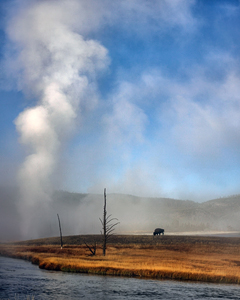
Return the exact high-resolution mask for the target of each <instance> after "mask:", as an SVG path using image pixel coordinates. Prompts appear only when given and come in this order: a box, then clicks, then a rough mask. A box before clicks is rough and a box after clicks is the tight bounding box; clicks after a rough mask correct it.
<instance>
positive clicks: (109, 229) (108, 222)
mask: <svg viewBox="0 0 240 300" xmlns="http://www.w3.org/2000/svg"><path fill="white" fill-rule="evenodd" d="M111 216H112V215H109V216H107V196H106V189H104V205H103V219H101V218H99V219H100V222H101V224H102V229H103V232H102V231H101V234H102V235H103V255H104V256H105V254H106V248H107V242H108V240H109V238H110V237H111V236H112V235H113V231H114V230H115V226H116V225H117V224H119V223H120V222H116V223H112V222H113V221H115V220H117V221H118V219H117V218H111Z"/></svg>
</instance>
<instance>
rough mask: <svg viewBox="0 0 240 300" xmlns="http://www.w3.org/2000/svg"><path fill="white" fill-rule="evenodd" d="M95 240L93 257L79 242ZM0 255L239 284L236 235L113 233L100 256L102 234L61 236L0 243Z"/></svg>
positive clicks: (87, 269) (72, 268)
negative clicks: (61, 242)
mask: <svg viewBox="0 0 240 300" xmlns="http://www.w3.org/2000/svg"><path fill="white" fill-rule="evenodd" d="M95 241H96V242H97V251H96V255H95V256H89V254H90V252H89V251H88V249H87V247H86V246H85V244H84V242H86V243H87V244H88V245H92V244H93V243H94V242H95ZM0 255H6V256H11V257H17V258H22V259H27V260H30V261H32V263H35V264H38V265H39V267H40V268H44V269H48V270H61V271H68V272H83V273H94V274H104V275H108V274H109V275H119V276H138V277H145V278H163V279H177V280H194V281H204V282H223V283H238V284H239V283H240V238H223V237H193V236H158V237H152V236H134V235H132V236H128V235H122V236H120V235H116V236H114V237H113V238H112V240H111V242H110V243H109V244H108V247H107V255H106V256H103V255H102V250H101V236H100V235H86V236H72V237H71V236H70V237H64V247H63V249H61V248H60V246H59V238H49V239H40V240H32V241H26V242H19V243H12V244H1V245H0Z"/></svg>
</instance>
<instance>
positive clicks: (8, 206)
mask: <svg viewBox="0 0 240 300" xmlns="http://www.w3.org/2000/svg"><path fill="white" fill-rule="evenodd" d="M18 199H19V195H18V191H17V189H15V188H11V189H7V188H2V187H0V207H1V210H0V241H1V240H5V239H7V238H8V239H16V238H18V237H19V235H20V230H19V228H20V225H19V224H20V223H21V219H20V215H19V213H18V209H17V203H18ZM102 212H103V195H102V194H80V193H70V192H67V191H56V192H55V193H54V195H53V196H52V202H50V203H49V207H48V210H47V211H46V212H45V214H44V218H43V220H44V221H43V228H42V229H41V234H39V236H37V237H35V236H34V237H33V238H38V237H44V236H45V237H47V236H56V235H58V221H57V213H58V214H59V215H60V218H61V223H62V230H63V235H74V234H99V233H100V230H101V224H100V221H99V217H102ZM107 212H108V214H112V216H113V217H116V218H118V220H119V221H120V224H119V225H118V226H117V227H116V233H136V234H137V233H149V234H150V233H151V232H153V230H154V229H155V228H156V227H162V228H164V229H165V231H166V233H167V232H170V231H171V232H186V231H212V230H214V231H240V195H235V196H231V197H225V198H220V199H214V200H210V201H206V202H203V203H197V202H194V201H190V200H176V199H169V198H147V197H136V196H132V195H123V194H107Z"/></svg>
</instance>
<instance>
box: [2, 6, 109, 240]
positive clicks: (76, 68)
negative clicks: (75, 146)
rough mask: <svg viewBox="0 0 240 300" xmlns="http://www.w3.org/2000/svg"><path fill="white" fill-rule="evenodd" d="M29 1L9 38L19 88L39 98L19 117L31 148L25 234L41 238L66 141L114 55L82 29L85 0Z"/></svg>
mask: <svg viewBox="0 0 240 300" xmlns="http://www.w3.org/2000/svg"><path fill="white" fill-rule="evenodd" d="M25 4H26V5H25V6H24V7H22V9H21V7H20V8H18V10H17V12H16V13H15V14H14V15H13V17H12V19H11V21H10V22H9V25H8V36H9V39H10V41H11V43H12V45H13V46H14V54H12V56H11V57H10V59H11V70H12V74H15V77H16V79H17V84H18V87H19V89H21V90H22V91H23V92H24V93H25V94H27V95H30V96H31V97H32V98H34V99H36V102H37V104H36V105H35V106H34V107H29V108H26V109H25V110H24V111H23V112H22V113H21V114H20V115H19V116H18V118H17V119H16V121H15V124H16V128H17V131H18V132H19V134H20V142H21V143H22V144H23V145H24V146H25V147H26V149H27V157H26V159H25V161H24V163H23V165H22V167H21V169H20V171H19V182H20V187H21V197H22V201H21V204H20V207H21V213H22V216H23V219H24V224H23V234H24V237H29V236H30V235H31V236H32V235H33V236H36V232H37V231H36V230H37V229H34V228H38V229H39V227H41V224H42V223H43V222H44V220H43V219H42V215H41V213H40V212H41V211H42V210H44V205H46V204H47V203H48V201H49V200H50V190H51V177H52V175H53V172H54V169H55V167H56V164H57V162H58V155H59V150H60V147H61V144H62V143H63V142H64V141H65V139H66V136H67V135H69V133H70V132H71V130H72V129H73V127H74V123H75V119H76V116H77V114H78V113H79V111H80V109H81V104H82V103H83V104H84V107H86V106H88V105H89V107H92V106H93V103H94V102H95V101H96V98H97V95H96V92H95V90H96V87H95V85H96V84H95V81H96V73H97V72H98V71H99V70H101V69H103V68H105V66H106V65H107V62H108V59H107V51H106V49H105V48H104V47H103V46H101V45H100V44H99V43H98V42H97V41H94V40H87V39H86V38H84V37H83V35H81V34H79V32H80V31H77V29H76V28H78V25H79V24H78V22H80V21H78V19H79V18H81V15H80V16H79V18H75V14H76V11H79V9H80V8H79V5H80V1H74V0H73V1H70V0H68V1H64V0H62V1H54V0H52V1H34V2H31V3H30V1H29V2H25ZM80 30H81V28H80ZM9 61H10V60H9ZM40 215H41V217H38V216H40Z"/></svg>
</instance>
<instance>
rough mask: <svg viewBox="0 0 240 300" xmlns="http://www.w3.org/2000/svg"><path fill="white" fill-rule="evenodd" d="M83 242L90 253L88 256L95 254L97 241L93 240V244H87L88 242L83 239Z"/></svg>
mask: <svg viewBox="0 0 240 300" xmlns="http://www.w3.org/2000/svg"><path fill="white" fill-rule="evenodd" d="M84 244H85V245H86V247H87V248H88V250H89V251H90V254H89V255H88V256H94V255H96V250H97V243H96V241H95V242H94V245H93V246H88V244H87V243H86V242H85V241H84Z"/></svg>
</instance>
